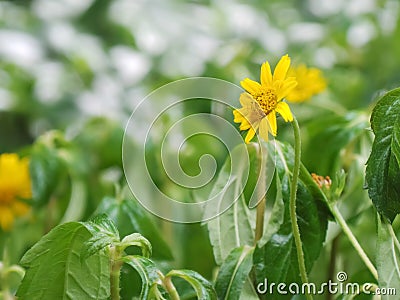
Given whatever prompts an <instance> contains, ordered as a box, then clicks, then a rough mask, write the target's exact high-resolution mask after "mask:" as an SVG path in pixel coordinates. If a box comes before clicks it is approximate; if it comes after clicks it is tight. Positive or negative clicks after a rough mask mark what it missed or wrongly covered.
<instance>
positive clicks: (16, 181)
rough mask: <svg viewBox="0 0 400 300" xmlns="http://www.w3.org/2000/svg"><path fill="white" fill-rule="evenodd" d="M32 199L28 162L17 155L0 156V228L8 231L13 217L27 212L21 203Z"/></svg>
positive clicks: (25, 205)
mask: <svg viewBox="0 0 400 300" xmlns="http://www.w3.org/2000/svg"><path fill="white" fill-rule="evenodd" d="M31 197H32V189H31V179H30V175H29V161H28V159H26V158H22V159H19V157H18V155H17V154H1V155H0V227H1V228H2V229H3V230H10V229H11V227H12V225H13V223H14V218H15V216H21V215H24V214H26V213H27V212H28V211H29V206H28V205H27V204H26V203H25V202H24V201H23V200H26V199H29V198H31Z"/></svg>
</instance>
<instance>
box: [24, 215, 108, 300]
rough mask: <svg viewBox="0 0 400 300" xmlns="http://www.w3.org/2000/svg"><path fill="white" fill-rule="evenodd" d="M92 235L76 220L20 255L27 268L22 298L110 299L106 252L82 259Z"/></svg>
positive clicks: (56, 229) (59, 228) (51, 233)
mask: <svg viewBox="0 0 400 300" xmlns="http://www.w3.org/2000/svg"><path fill="white" fill-rule="evenodd" d="M90 237H91V234H90V232H89V231H88V230H87V229H86V228H85V226H84V225H83V224H80V223H75V222H71V223H65V224H63V225H60V226H58V227H56V228H54V229H53V230H52V231H50V232H49V233H48V234H47V235H45V236H44V237H42V238H41V240H40V241H39V242H38V243H37V244H36V245H35V246H33V247H32V248H31V249H30V250H29V251H28V252H26V253H25V255H24V256H23V258H22V259H21V265H22V266H24V267H26V268H28V270H27V271H26V275H25V277H24V279H23V281H22V283H21V285H20V287H19V289H18V292H17V296H18V297H19V299H43V300H45V299H49V300H50V299H108V297H109V295H110V280H109V273H110V269H109V268H110V264H109V258H108V257H107V255H106V253H105V252H97V253H94V254H93V255H92V256H91V257H89V258H88V259H86V260H84V261H82V260H81V259H80V253H81V251H82V248H83V247H84V245H85V242H86V241H87V240H88V239H90ZM49 282H51V283H52V284H49Z"/></svg>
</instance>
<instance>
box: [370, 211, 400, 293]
mask: <svg viewBox="0 0 400 300" xmlns="http://www.w3.org/2000/svg"><path fill="white" fill-rule="evenodd" d="M376 250H377V251H376V267H377V270H378V275H379V287H380V288H384V289H388V288H391V289H395V290H396V291H398V290H400V267H399V263H400V244H399V242H398V240H397V237H396V236H395V234H394V232H393V228H391V225H390V224H388V222H387V221H386V220H385V219H381V217H380V216H378V243H377V249H376ZM392 297H393V296H390V295H382V299H393V298H392Z"/></svg>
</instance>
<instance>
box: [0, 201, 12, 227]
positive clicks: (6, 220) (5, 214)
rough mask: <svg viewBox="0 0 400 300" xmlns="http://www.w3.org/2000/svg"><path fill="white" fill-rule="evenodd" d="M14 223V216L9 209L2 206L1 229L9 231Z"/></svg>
mask: <svg viewBox="0 0 400 300" xmlns="http://www.w3.org/2000/svg"><path fill="white" fill-rule="evenodd" d="M13 223H14V215H13V213H12V211H11V209H10V208H9V207H6V206H0V227H1V228H2V229H3V230H4V231H9V230H10V229H11V227H12V225H13Z"/></svg>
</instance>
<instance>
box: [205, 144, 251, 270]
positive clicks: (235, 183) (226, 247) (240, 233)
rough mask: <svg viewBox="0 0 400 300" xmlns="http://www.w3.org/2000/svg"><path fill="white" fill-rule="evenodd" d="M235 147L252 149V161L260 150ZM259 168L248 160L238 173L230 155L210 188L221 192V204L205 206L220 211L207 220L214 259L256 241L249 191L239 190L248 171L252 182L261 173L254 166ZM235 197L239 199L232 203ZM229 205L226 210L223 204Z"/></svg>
mask: <svg viewBox="0 0 400 300" xmlns="http://www.w3.org/2000/svg"><path fill="white" fill-rule="evenodd" d="M233 151H234V152H236V153H237V154H241V155H243V156H244V155H247V151H249V152H248V154H249V159H250V161H253V162H254V161H256V160H257V151H256V149H255V146H254V145H249V146H243V145H239V146H238V147H237V148H235V149H234V150H233ZM232 156H233V154H232ZM256 168H257V166H256V165H255V163H253V164H251V165H250V168H249V166H247V165H246V164H240V165H239V167H238V168H237V169H236V170H235V173H234V174H231V163H230V159H229V158H228V159H227V161H226V162H225V164H224V166H223V167H222V169H221V171H220V173H219V175H218V179H217V181H216V183H215V185H214V188H213V190H212V192H211V195H216V194H218V193H220V197H219V199H218V206H216V205H208V206H206V208H205V211H206V214H207V215H208V214H210V215H216V214H217V213H218V214H219V216H218V217H217V218H214V219H212V220H210V221H208V222H207V228H208V232H209V236H210V242H211V245H212V246H213V251H214V257H215V261H216V262H217V264H219V265H220V264H222V262H223V261H224V260H225V259H226V257H227V256H228V254H229V253H230V252H231V251H232V249H235V248H237V247H240V246H244V245H251V244H252V243H253V241H254V229H255V210H250V209H249V208H248V203H249V198H246V194H245V193H242V194H239V193H240V190H242V189H243V186H244V183H243V181H245V180H246V176H247V173H249V174H251V175H249V176H250V177H251V179H250V178H249V179H250V180H252V181H253V182H254V181H255V180H257V179H254V178H258V176H257V175H258V173H257V172H256V171H255V170H254V169H256ZM231 176H234V178H233V179H231ZM229 180H231V181H229ZM227 182H229V183H228V186H227V187H225V185H226V184H227ZM254 184H255V182H254ZM253 188H254V185H253ZM232 199H237V200H236V201H235V202H234V203H232V204H231V202H232ZM226 207H228V209H227V210H226V211H223V208H226Z"/></svg>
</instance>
